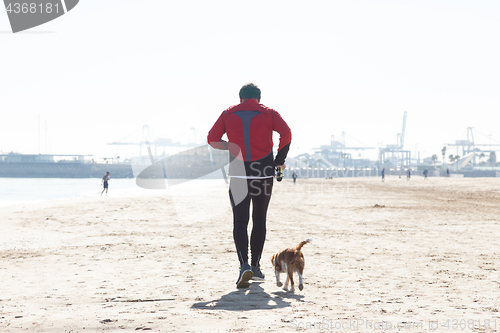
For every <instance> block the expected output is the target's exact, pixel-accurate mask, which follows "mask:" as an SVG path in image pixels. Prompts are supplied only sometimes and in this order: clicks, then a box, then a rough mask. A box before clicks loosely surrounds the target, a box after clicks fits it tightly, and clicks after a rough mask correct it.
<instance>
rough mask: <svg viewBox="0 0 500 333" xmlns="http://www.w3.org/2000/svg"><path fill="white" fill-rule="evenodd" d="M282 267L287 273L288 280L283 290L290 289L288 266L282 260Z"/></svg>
mask: <svg viewBox="0 0 500 333" xmlns="http://www.w3.org/2000/svg"><path fill="white" fill-rule="evenodd" d="M281 267H282V268H283V271H284V272H285V273H286V280H285V285H284V286H283V290H288V280H289V278H288V267H287V265H286V263H285V262H284V261H282V262H281Z"/></svg>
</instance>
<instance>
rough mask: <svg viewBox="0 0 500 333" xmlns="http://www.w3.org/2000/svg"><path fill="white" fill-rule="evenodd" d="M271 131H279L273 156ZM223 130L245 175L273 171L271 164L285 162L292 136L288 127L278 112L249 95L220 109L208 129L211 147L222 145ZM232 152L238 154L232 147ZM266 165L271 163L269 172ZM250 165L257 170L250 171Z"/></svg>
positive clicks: (220, 147)
mask: <svg viewBox="0 0 500 333" xmlns="http://www.w3.org/2000/svg"><path fill="white" fill-rule="evenodd" d="M273 131H276V132H278V133H279V134H280V143H279V147H278V154H277V155H276V159H273ZM224 133H227V138H228V141H229V143H230V144H232V145H237V146H238V147H239V149H240V151H241V157H242V159H243V160H244V162H245V166H246V167H247V175H248V176H271V175H273V174H274V165H282V164H284V163H285V158H286V155H287V154H288V150H289V148H290V142H291V140H292V133H291V131H290V128H289V127H288V125H287V123H286V122H285V121H284V120H283V118H281V116H280V114H279V113H278V112H277V111H275V110H273V109H270V108H268V107H266V106H264V105H262V104H259V103H258V102H257V101H256V100H254V99H251V98H250V99H246V100H245V101H243V102H242V103H240V104H238V105H234V106H231V107H230V108H228V109H227V110H225V111H224V112H222V114H221V115H220V117H219V119H217V121H216V122H215V124H214V125H213V127H212V129H211V130H210V132H208V137H207V141H208V143H209V144H210V145H211V146H212V147H214V148H218V149H224V146H225V145H224V143H225V141H223V140H222V136H223V135H224ZM226 147H227V146H226ZM226 149H227V148H226ZM230 150H231V149H230ZM231 153H232V155H233V156H237V155H238V154H237V153H236V154H235V153H234V152H233V151H231ZM268 166H271V167H272V168H271V169H272V174H271V173H270V172H269V171H264V170H265V168H266V167H268ZM253 169H255V170H260V172H253V171H251V170H253ZM267 169H269V168H267ZM262 172H264V174H263V173H262ZM258 173H260V174H258ZM257 174H258V175H257Z"/></svg>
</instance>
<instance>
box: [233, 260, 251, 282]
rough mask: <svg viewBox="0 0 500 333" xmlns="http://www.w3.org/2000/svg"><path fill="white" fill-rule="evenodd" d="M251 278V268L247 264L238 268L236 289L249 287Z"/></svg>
mask: <svg viewBox="0 0 500 333" xmlns="http://www.w3.org/2000/svg"><path fill="white" fill-rule="evenodd" d="M252 277H253V272H252V266H250V264H249V263H247V262H246V263H244V264H243V265H241V267H240V276H239V277H238V281H236V288H248V287H250V283H249V282H248V281H250V279H251V278H252Z"/></svg>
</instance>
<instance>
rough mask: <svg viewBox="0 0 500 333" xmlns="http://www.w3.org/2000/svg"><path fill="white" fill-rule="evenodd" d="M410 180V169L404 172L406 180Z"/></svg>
mask: <svg viewBox="0 0 500 333" xmlns="http://www.w3.org/2000/svg"><path fill="white" fill-rule="evenodd" d="M410 178H411V169H408V171H406V180H410Z"/></svg>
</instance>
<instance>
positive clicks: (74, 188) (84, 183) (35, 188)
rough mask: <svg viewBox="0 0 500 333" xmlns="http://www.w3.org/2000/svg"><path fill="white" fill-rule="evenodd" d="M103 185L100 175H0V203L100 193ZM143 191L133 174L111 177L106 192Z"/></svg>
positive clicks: (122, 193) (20, 202) (41, 200)
mask: <svg viewBox="0 0 500 333" xmlns="http://www.w3.org/2000/svg"><path fill="white" fill-rule="evenodd" d="M102 189H103V188H102V185H101V179H98V178H81V179H74V178H0V207H1V206H9V205H16V204H26V203H37V202H44V201H50V200H69V199H75V198H85V197H93V196H100V195H101V191H102ZM145 191H147V190H145V189H141V188H140V187H138V186H137V185H136V184H135V179H134V178H129V179H111V180H110V181H109V190H108V194H107V195H108V196H121V195H129V194H136V193H137V194H140V193H144V192H145ZM103 195H105V194H103Z"/></svg>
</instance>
